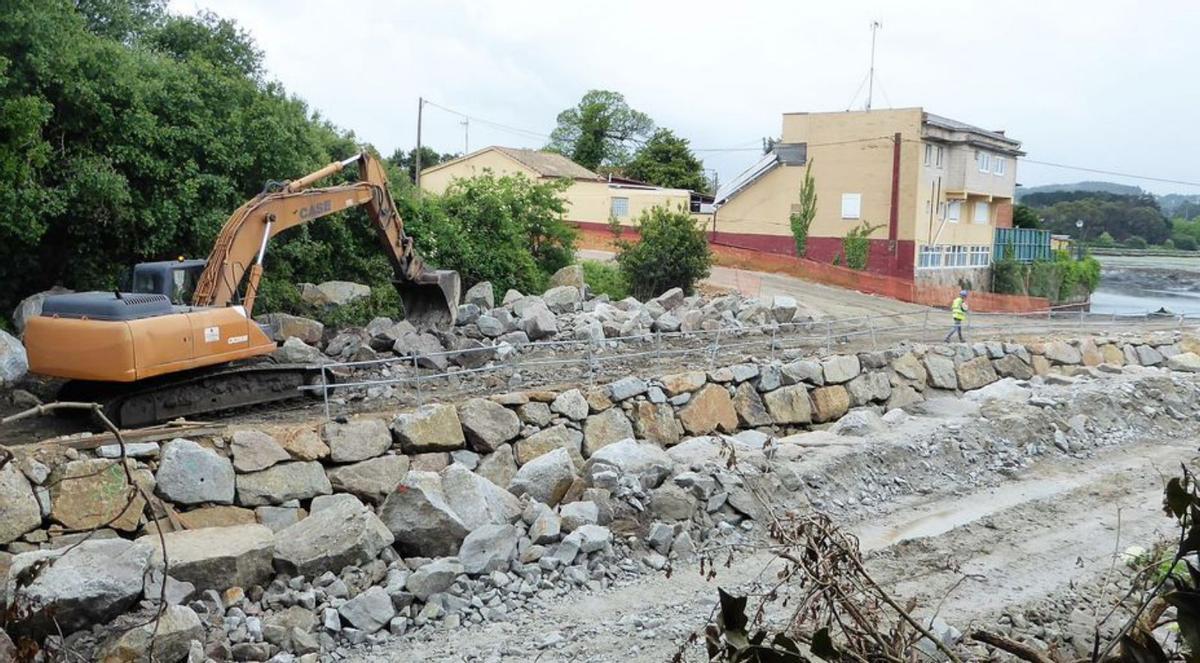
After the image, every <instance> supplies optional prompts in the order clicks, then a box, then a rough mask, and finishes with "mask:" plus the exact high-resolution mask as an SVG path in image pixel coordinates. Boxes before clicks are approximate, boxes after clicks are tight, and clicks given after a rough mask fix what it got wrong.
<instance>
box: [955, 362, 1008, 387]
mask: <svg viewBox="0 0 1200 663" xmlns="http://www.w3.org/2000/svg"><path fill="white" fill-rule="evenodd" d="M957 373H958V386H959V388H960V389H962V390H963V391H970V390H971V389H978V388H980V387H983V386H985V385H989V384H991V383H993V382H995V381H996V380H998V379H999V378H998V377H997V376H996V369H995V368H993V367H992V362H991V361H989V360H988V358H987V357H976V358H974V359H972V360H970V361H964V362H963V363H961V364H959V365H958V369H957Z"/></svg>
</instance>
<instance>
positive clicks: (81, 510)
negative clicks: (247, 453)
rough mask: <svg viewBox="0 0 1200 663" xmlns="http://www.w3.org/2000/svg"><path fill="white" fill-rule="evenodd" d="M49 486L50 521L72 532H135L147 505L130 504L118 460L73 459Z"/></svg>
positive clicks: (142, 502)
mask: <svg viewBox="0 0 1200 663" xmlns="http://www.w3.org/2000/svg"><path fill="white" fill-rule="evenodd" d="M231 469H232V468H231ZM49 485H50V503H51V510H50V519H51V520H54V521H55V522H58V523H60V524H62V525H63V526H64V527H66V528H68V529H77V530H86V529H93V528H96V527H103V526H104V525H105V524H106V523H109V524H108V526H109V527H111V528H113V529H115V530H120V531H122V532H133V531H135V530H137V528H138V523H139V521H140V520H141V516H142V510H143V509H144V508H145V506H146V501H145V500H144V499H142V498H141V496H136V497H134V498H133V502H132V503H130V502H129V500H128V495H129V488H130V486H129V479H128V477H127V476H126V474H125V470H124V468H122V467H121V464H120V462H119V461H115V460H101V459H94V460H73V461H71V462H69V463H66V464H64V465H61V466H59V467H58V468H56V469H55V470H54V472H53V473H51V475H50V479H49Z"/></svg>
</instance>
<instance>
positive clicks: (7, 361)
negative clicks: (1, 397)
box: [0, 329, 29, 388]
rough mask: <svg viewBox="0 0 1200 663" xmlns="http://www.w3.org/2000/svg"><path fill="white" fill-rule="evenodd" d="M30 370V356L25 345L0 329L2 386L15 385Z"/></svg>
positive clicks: (0, 384) (0, 379)
mask: <svg viewBox="0 0 1200 663" xmlns="http://www.w3.org/2000/svg"><path fill="white" fill-rule="evenodd" d="M28 372H29V356H28V355H26V354H25V346H23V345H21V342H20V341H18V340H17V339H15V338H13V336H12V335H11V334H9V333H8V332H6V331H4V330H3V329H0V388H3V387H11V386H13V385H15V384H16V383H17V382H19V381H20V380H21V378H23V377H25V374H26V373H28Z"/></svg>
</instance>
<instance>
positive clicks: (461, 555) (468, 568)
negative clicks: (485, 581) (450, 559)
mask: <svg viewBox="0 0 1200 663" xmlns="http://www.w3.org/2000/svg"><path fill="white" fill-rule="evenodd" d="M520 538H521V532H520V531H519V530H518V529H517V528H516V527H514V526H513V525H510V524H504V525H483V526H481V527H479V528H478V529H476V530H474V531H472V532H471V533H470V534H468V535H467V538H465V539H463V544H462V547H461V548H460V549H459V551H458V560H459V562H461V563H462V566H463V570H464V571H465V572H467V573H469V574H471V575H481V574H484V573H491V572H492V571H503V570H506V569H507V568H508V560H510V559H512V558H513V556H514V555H515V554H516V552H517V541H518V540H519V539H520Z"/></svg>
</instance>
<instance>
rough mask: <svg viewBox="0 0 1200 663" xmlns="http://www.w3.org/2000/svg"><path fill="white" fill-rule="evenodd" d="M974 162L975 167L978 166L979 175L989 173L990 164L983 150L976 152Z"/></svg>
mask: <svg viewBox="0 0 1200 663" xmlns="http://www.w3.org/2000/svg"><path fill="white" fill-rule="evenodd" d="M975 162H976V165H978V166H979V172H981V173H988V172H991V170H992V169H991V162H990V159H989V155H988V153H987V152H984V151H983V150H979V151H978V152H976V153H975Z"/></svg>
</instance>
